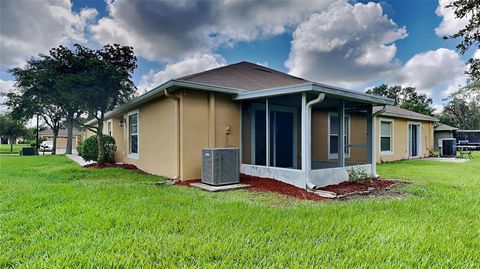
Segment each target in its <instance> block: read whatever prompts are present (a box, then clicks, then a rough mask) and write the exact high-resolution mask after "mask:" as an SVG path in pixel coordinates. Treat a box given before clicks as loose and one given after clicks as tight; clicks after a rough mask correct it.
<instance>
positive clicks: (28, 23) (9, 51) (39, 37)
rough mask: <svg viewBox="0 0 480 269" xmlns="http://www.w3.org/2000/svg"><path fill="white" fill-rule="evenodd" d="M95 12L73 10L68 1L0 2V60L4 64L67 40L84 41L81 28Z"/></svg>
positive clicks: (17, 60)
mask: <svg viewBox="0 0 480 269" xmlns="http://www.w3.org/2000/svg"><path fill="white" fill-rule="evenodd" d="M96 15H97V11H96V10H95V9H91V8H89V9H83V10H81V11H80V12H79V13H75V12H73V11H72V4H71V3H70V1H69V0H62V1H55V0H46V1H13V0H5V1H2V5H1V9H0V18H1V23H0V62H1V65H2V66H4V67H12V66H15V65H21V64H23V63H24V61H25V60H26V59H28V58H29V57H31V56H34V55H37V54H38V53H46V52H47V51H48V50H49V49H50V48H52V47H56V46H58V45H60V44H69V43H70V42H86V39H85V35H84V31H85V29H86V25H87V23H88V22H89V21H91V20H93V19H94V18H95V16H96Z"/></svg>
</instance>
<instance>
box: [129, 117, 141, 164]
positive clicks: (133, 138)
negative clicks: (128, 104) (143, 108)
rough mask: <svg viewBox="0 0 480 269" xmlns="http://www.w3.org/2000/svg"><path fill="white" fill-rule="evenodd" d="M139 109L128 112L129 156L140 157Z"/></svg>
mask: <svg viewBox="0 0 480 269" xmlns="http://www.w3.org/2000/svg"><path fill="white" fill-rule="evenodd" d="M138 142H139V139H138V111H134V112H130V113H128V144H129V149H128V153H129V157H133V158H138Z"/></svg>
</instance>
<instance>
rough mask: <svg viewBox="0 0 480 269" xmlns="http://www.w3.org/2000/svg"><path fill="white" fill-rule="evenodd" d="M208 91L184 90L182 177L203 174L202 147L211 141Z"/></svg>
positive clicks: (195, 176)
mask: <svg viewBox="0 0 480 269" xmlns="http://www.w3.org/2000/svg"><path fill="white" fill-rule="evenodd" d="M208 100H209V97H208V93H206V92H201V91H194V90H184V91H183V94H182V97H181V105H180V111H181V124H180V126H181V136H182V137H181V145H182V146H181V151H182V154H181V178H182V179H184V180H187V179H197V178H200V176H201V149H202V148H206V147H208V142H209V124H208V123H209V106H208Z"/></svg>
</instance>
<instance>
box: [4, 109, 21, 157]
mask: <svg viewBox="0 0 480 269" xmlns="http://www.w3.org/2000/svg"><path fill="white" fill-rule="evenodd" d="M27 134H28V131H27V128H26V127H25V124H24V123H23V122H21V121H18V120H14V119H13V118H12V117H11V116H10V115H0V136H2V137H6V138H7V139H8V140H9V142H10V152H13V144H15V141H16V140H17V138H20V137H23V136H26V135H27Z"/></svg>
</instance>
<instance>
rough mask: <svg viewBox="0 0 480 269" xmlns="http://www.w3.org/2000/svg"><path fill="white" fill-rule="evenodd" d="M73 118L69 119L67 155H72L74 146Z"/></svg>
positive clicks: (69, 117)
mask: <svg viewBox="0 0 480 269" xmlns="http://www.w3.org/2000/svg"><path fill="white" fill-rule="evenodd" d="M72 140H73V117H72V116H68V117H67V146H66V149H65V154H72V146H73V143H72V142H73V141H72Z"/></svg>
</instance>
